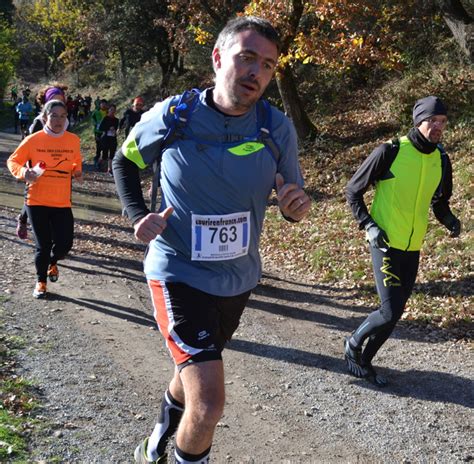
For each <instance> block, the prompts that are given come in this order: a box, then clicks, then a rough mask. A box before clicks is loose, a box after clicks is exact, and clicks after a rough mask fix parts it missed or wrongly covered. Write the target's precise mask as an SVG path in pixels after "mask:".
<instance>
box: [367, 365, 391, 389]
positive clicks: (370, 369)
mask: <svg viewBox="0 0 474 464" xmlns="http://www.w3.org/2000/svg"><path fill="white" fill-rule="evenodd" d="M363 367H364V369H365V371H366V375H365V377H364V378H365V379H367V380H368V381H369V382H372V383H373V384H374V385H377V386H378V387H385V386H386V385H387V379H386V378H385V377H383V376H381V375H380V374H378V373H377V371H376V370H375V369H374V366H372V364H370V363H369V364H364V366H363Z"/></svg>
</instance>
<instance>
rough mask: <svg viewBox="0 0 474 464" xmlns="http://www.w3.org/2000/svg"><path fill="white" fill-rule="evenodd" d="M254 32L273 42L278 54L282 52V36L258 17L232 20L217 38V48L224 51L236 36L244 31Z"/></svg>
mask: <svg viewBox="0 0 474 464" xmlns="http://www.w3.org/2000/svg"><path fill="white" fill-rule="evenodd" d="M248 30H252V31H255V32H257V33H258V34H260V35H261V36H263V37H265V38H266V39H268V40H269V41H270V42H273V43H274V44H275V45H276V47H277V49H278V52H279V51H280V36H279V35H278V32H277V31H276V29H275V28H274V27H273V26H272V24H271V23H270V22H269V21H267V20H266V19H263V18H258V17H257V16H239V17H238V18H235V19H231V20H230V21H229V22H228V23H227V24H226V25H225V26H224V29H222V31H221V32H220V33H219V36H218V37H217V40H216V44H215V48H218V49H224V48H226V47H228V46H229V45H231V44H232V39H233V38H234V36H235V35H236V34H238V33H239V32H243V31H248Z"/></svg>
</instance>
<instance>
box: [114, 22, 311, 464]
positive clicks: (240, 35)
mask: <svg viewBox="0 0 474 464" xmlns="http://www.w3.org/2000/svg"><path fill="white" fill-rule="evenodd" d="M278 54H279V38H278V34H277V32H276V31H275V29H274V28H273V27H272V25H271V24H270V23H269V22H267V21H266V20H263V19H260V18H256V17H240V18H237V19H234V20H231V21H230V22H229V23H228V24H227V25H226V26H225V27H224V29H223V30H222V31H221V33H220V34H219V37H218V39H217V42H216V44H215V47H214V49H213V52H212V63H213V67H214V72H215V86H214V87H212V88H208V89H206V90H205V91H203V92H202V93H201V94H200V96H199V98H198V99H197V101H196V103H195V106H194V108H193V111H192V114H191V115H190V116H189V119H188V123H187V125H186V127H185V128H184V129H183V131H184V134H183V137H179V138H177V140H176V141H175V142H174V143H172V144H171V145H170V146H166V147H164V149H163V151H162V148H163V147H162V143H163V139H164V137H165V135H166V133H167V132H168V129H169V127H170V125H171V124H172V122H173V118H174V115H175V113H176V111H179V110H180V108H179V105H178V101H179V98H178V97H171V98H169V99H167V100H165V101H163V102H160V103H158V104H157V105H155V107H154V108H152V109H151V110H150V111H148V112H146V113H145V114H144V115H143V116H142V118H141V121H140V122H138V123H137V124H136V125H135V127H134V128H133V129H132V130H131V132H130V134H129V136H128V138H127V139H126V141H125V142H124V144H123V146H122V150H121V152H120V150H119V153H117V155H116V156H115V158H114V162H113V168H114V177H115V181H116V185H117V189H118V192H119V195H120V198H121V200H122V203H123V205H124V207H125V209H126V211H127V215H128V217H129V218H130V220H131V221H132V223H133V227H134V230H135V236H136V237H137V238H138V239H139V240H142V241H144V242H146V243H148V244H149V245H148V252H147V256H146V260H145V274H146V277H147V280H148V285H149V287H150V291H151V295H152V302H153V306H154V314H155V319H156V321H157V323H158V326H159V329H160V331H161V333H162V335H163V336H164V338H165V340H166V344H167V347H168V349H169V350H170V353H171V355H172V357H173V359H174V362H175V365H176V369H175V374H174V376H173V378H172V380H171V382H170V384H169V387H168V389H167V391H166V392H165V394H164V398H163V402H162V409H161V416H160V419H159V420H158V423H157V424H156V426H155V428H154V430H153V432H152V434H151V435H150V436H149V437H148V438H146V439H145V440H144V441H143V442H142V443H140V444H139V445H138V446H137V448H136V450H135V461H136V462H137V463H150V462H164V461H165V459H166V443H167V440H168V439H169V438H170V437H171V436H172V435H173V434H174V433H175V431H176V439H175V459H176V462H179V463H191V462H199V463H201V462H209V459H210V452H211V445H212V438H213V434H214V430H215V427H216V424H217V422H218V421H219V420H220V418H221V416H222V413H223V409H224V400H225V392H224V367H223V362H222V351H223V348H224V345H225V344H226V342H228V341H229V340H230V339H231V337H232V334H233V333H234V331H235V330H236V329H237V327H238V324H239V320H240V317H241V314H242V312H243V310H244V308H245V305H246V303H247V300H248V298H249V296H250V293H251V291H252V289H253V288H255V287H256V285H257V283H258V280H259V278H260V276H261V262H260V256H259V239H260V234H261V231H262V226H263V220H264V216H265V210H266V207H267V204H268V197H269V195H270V194H271V192H272V190H273V189H276V191H277V198H278V204H279V207H280V210H281V213H282V215H283V216H284V217H285V218H286V219H287V220H288V221H289V222H297V221H301V220H302V219H303V218H304V217H305V216H306V215H307V214H308V212H309V210H310V207H311V200H310V198H309V197H308V196H307V195H306V194H305V192H304V191H303V188H302V187H303V179H302V176H301V172H300V167H299V163H298V149H297V137H296V131H295V128H294V126H293V124H292V123H291V122H290V120H289V119H288V118H287V117H286V116H285V115H284V114H283V113H282V112H280V111H279V110H277V109H276V108H274V107H271V106H270V105H268V113H269V114H268V116H269V117H271V121H272V124H271V129H270V131H269V132H270V135H271V138H272V140H273V141H274V142H275V143H276V145H277V146H278V147H279V152H280V156H278V157H276V156H275V155H274V153H272V150H269V149H268V147H267V145H266V144H265V143H262V141H261V140H259V138H258V134H259V133H260V132H261V131H260V129H261V128H260V125H259V120H260V118H259V114H258V113H259V111H258V108H260V106H261V104H260V103H259V100H260V98H261V96H262V94H263V92H264V91H265V89H266V87H267V86H268V84H269V83H270V81H271V79H272V78H273V75H274V72H275V68H276V65H277V62H278ZM160 157H162V160H161V177H160V185H161V196H162V203H161V208H160V212H159V213H151V212H150V211H149V210H148V209H147V207H146V206H145V202H144V200H143V195H142V193H141V186H140V179H139V169H140V168H145V167H146V166H149V165H151V164H152V163H153V161H155V160H156V159H159V158H160Z"/></svg>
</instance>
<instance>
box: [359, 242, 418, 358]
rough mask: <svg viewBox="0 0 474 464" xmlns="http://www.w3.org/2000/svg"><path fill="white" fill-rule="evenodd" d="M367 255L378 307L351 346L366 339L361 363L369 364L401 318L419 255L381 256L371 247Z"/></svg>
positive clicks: (394, 252) (397, 252)
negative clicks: (370, 258)
mask: <svg viewBox="0 0 474 464" xmlns="http://www.w3.org/2000/svg"><path fill="white" fill-rule="evenodd" d="M370 252H371V255H372V266H373V270H374V275H375V283H376V286H377V293H378V295H379V298H380V307H379V309H377V310H376V311H374V312H372V313H371V314H370V315H369V316H368V317H367V319H366V320H365V321H364V322H363V323H362V324H361V325H360V326H359V328H358V329H357V330H356V331H355V332H354V333H353V334H352V342H355V344H356V345H357V346H358V347H362V345H363V343H364V341H365V340H366V339H367V338H368V339H369V340H368V342H367V345H366V347H365V349H364V351H363V354H362V361H363V362H364V363H370V362H371V361H372V358H373V357H374V356H375V355H376V353H377V351H378V350H379V349H380V347H381V346H382V345H383V344H384V343H385V342H386V341H387V339H388V338H389V337H390V335H391V333H392V331H393V329H394V328H395V325H396V324H397V322H398V320H399V319H400V317H401V316H402V314H403V310H404V309H405V305H406V302H407V300H408V298H409V297H410V295H411V292H412V290H413V286H414V284H415V280H416V274H417V272H418V264H419V260H420V252H419V251H402V250H397V249H394V248H390V249H389V250H388V251H387V252H386V253H384V252H383V251H381V250H379V249H378V248H373V247H370Z"/></svg>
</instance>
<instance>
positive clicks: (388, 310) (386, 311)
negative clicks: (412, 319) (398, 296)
mask: <svg viewBox="0 0 474 464" xmlns="http://www.w3.org/2000/svg"><path fill="white" fill-rule="evenodd" d="M403 309H404V306H403V305H402V304H396V305H394V304H384V305H382V307H381V308H380V314H381V315H382V317H383V319H384V321H385V322H386V323H387V324H396V323H397V322H398V321H399V319H400V318H401V317H402V314H403Z"/></svg>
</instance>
